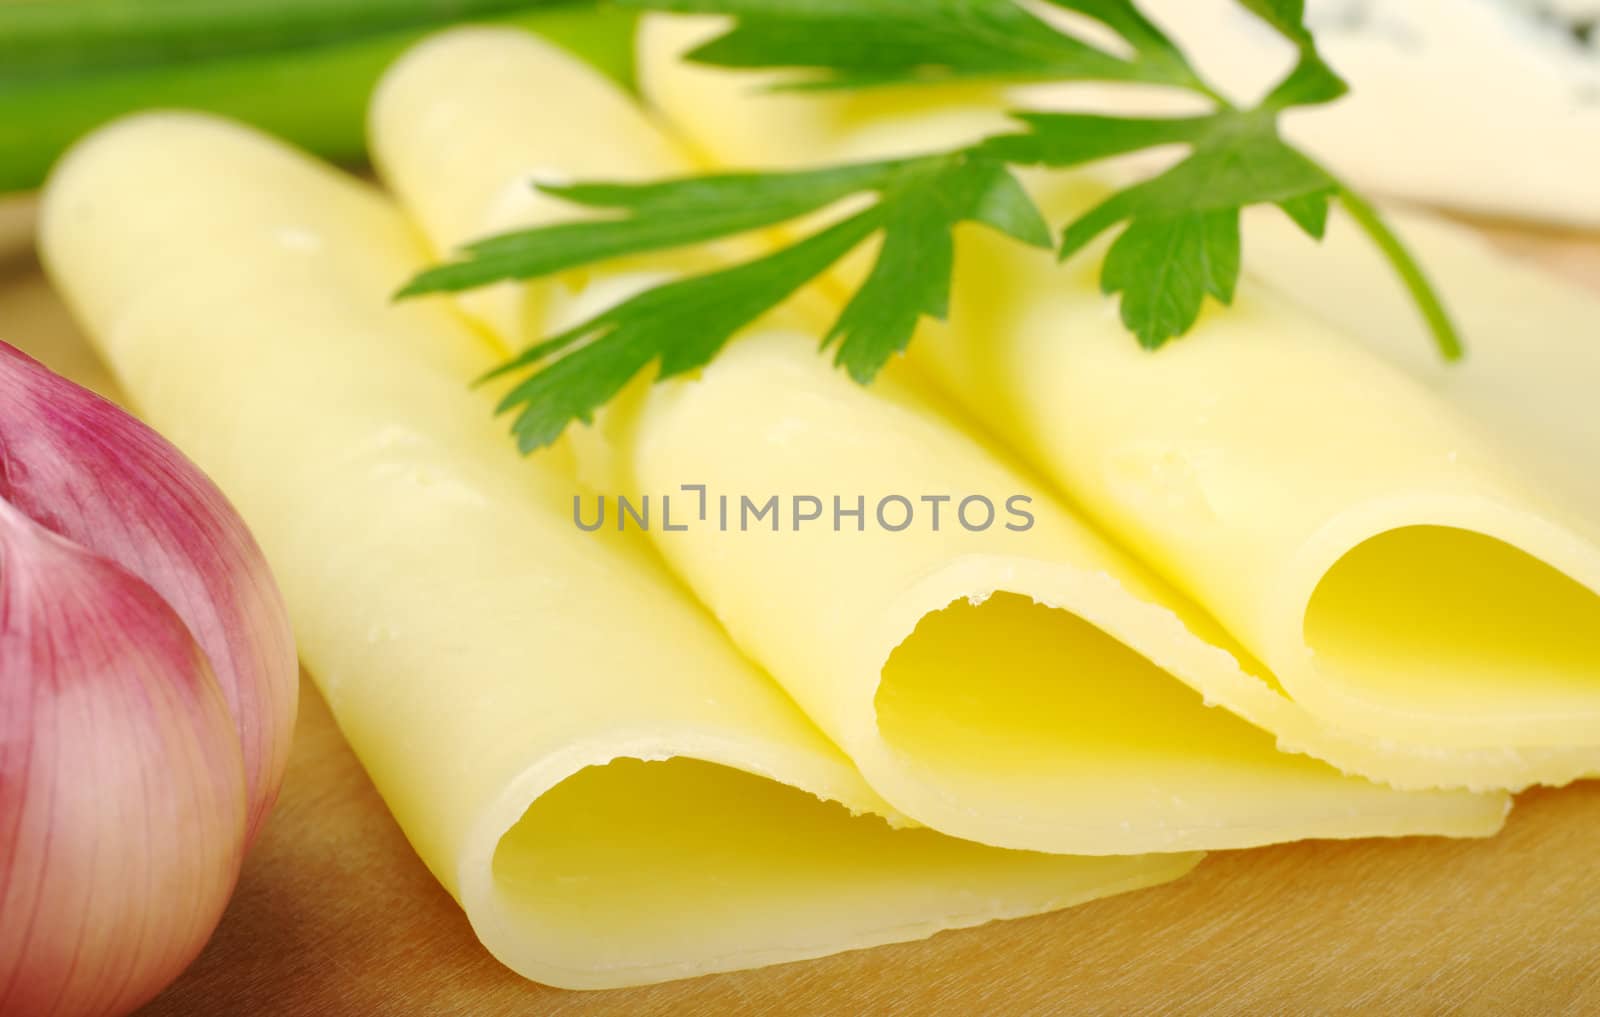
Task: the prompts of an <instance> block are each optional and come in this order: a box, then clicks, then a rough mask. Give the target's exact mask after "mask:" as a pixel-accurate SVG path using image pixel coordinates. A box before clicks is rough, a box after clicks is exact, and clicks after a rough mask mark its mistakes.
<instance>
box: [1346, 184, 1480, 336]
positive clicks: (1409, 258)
mask: <svg viewBox="0 0 1600 1017" xmlns="http://www.w3.org/2000/svg"><path fill="white" fill-rule="evenodd" d="M1339 203H1340V204H1341V205H1343V206H1344V208H1345V211H1347V212H1349V213H1350V216H1351V218H1353V219H1355V221H1356V223H1357V224H1358V225H1360V227H1361V228H1362V229H1363V230H1365V231H1366V233H1367V236H1368V237H1370V238H1371V239H1372V242H1373V243H1374V244H1376V245H1377V246H1378V250H1380V251H1382V252H1383V256H1384V257H1385V258H1387V259H1388V260H1389V264H1390V265H1391V266H1392V267H1393V268H1394V270H1395V272H1397V273H1398V274H1399V276H1400V278H1401V280H1402V281H1404V282H1405V285H1406V290H1407V291H1409V292H1410V294H1411V299H1412V300H1413V301H1414V302H1415V303H1416V305H1417V309H1418V310H1419V311H1421V312H1422V317H1423V319H1424V320H1426V322H1427V324H1428V330H1429V331H1430V332H1432V333H1433V341H1434V343H1435V344H1436V345H1437V346H1438V347H1439V353H1440V354H1441V355H1442V356H1443V357H1444V359H1446V360H1451V361H1455V360H1460V359H1461V358H1462V357H1463V356H1465V355H1466V350H1465V347H1464V346H1463V345H1462V342H1461V334H1460V332H1458V331H1457V330H1456V326H1455V322H1453V321H1452V320H1451V318H1450V312H1449V311H1447V310H1446V309H1445V306H1444V302H1443V301H1442V300H1441V299H1440V297H1439V291H1438V290H1437V289H1435V288H1434V285H1433V283H1432V282H1431V281H1430V280H1429V279H1428V276H1427V273H1426V272H1424V271H1423V269H1422V266H1421V265H1420V264H1418V262H1417V259H1416V258H1415V257H1414V256H1413V255H1412V253H1411V251H1410V250H1409V249H1408V248H1407V247H1406V245H1405V243H1404V242H1403V241H1401V239H1400V238H1399V236H1397V235H1396V234H1395V232H1394V230H1392V229H1390V228H1389V224H1388V223H1387V222H1385V221H1384V219H1383V216H1382V215H1380V214H1379V213H1378V210H1377V209H1376V208H1373V207H1372V205H1371V204H1369V203H1368V202H1367V200H1366V199H1365V198H1363V197H1361V195H1359V194H1357V193H1356V192H1355V191H1353V190H1351V189H1350V188H1348V187H1346V186H1344V185H1343V184H1342V183H1341V184H1340V185H1339Z"/></svg>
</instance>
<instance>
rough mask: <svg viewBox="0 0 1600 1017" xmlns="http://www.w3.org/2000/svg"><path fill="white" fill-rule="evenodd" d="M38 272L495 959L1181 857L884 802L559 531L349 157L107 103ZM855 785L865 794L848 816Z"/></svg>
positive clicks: (1161, 875)
mask: <svg viewBox="0 0 1600 1017" xmlns="http://www.w3.org/2000/svg"><path fill="white" fill-rule="evenodd" d="M42 231H43V250H44V253H45V256H46V258H47V260H48V263H49V267H50V271H51V274H52V276H53V277H54V279H55V281H56V283H57V284H58V286H59V288H60V290H61V292H62V293H63V294H64V295H65V296H66V297H67V298H68V300H69V301H70V303H71V304H72V306H73V307H74V308H75V310H76V313H77V314H78V315H79V317H80V319H81V321H82V323H83V324H84V326H85V327H86V330H87V331H88V332H89V334H90V335H91V336H92V337H93V338H94V340H95V342H96V344H97V346H98V348H99V350H100V351H101V352H102V353H103V354H104V355H105V357H106V359H107V360H108V361H109V362H110V363H111V365H112V366H113V368H114V369H115V371H116V373H117V376H118V379H119V380H120V382H121V383H122V386H123V388H124V391H126V392H127V393H128V394H129V395H130V396H131V397H132V399H133V401H134V402H135V403H136V404H137V405H138V406H139V408H140V409H141V411H142V412H143V413H145V414H146V415H147V417H148V418H149V419H150V420H151V421H152V422H153V423H154V424H155V425H156V426H158V427H160V428H161V429H162V430H163V431H164V432H166V433H167V434H168V435H170V436H171V437H172V438H173V439H174V440H175V441H176V442H177V443H178V444H179V445H180V446H181V447H182V448H184V449H185V450H186V451H187V452H188V453H189V454H190V455H191V456H193V457H194V458H195V459H196V460H197V461H198V462H199V463H200V464H201V465H202V467H203V468H205V469H206V470H207V471H208V472H209V473H211V475H212V476H214V477H215V478H216V479H217V481H218V482H219V483H220V484H221V485H222V487H223V488H224V489H225V490H226V491H227V492H228V494H229V496H230V497H231V498H232V499H233V500H234V501H235V503H236V504H237V505H238V506H239V508H240V509H241V511H242V512H243V513H244V515H245V516H246V518H247V519H248V520H249V522H250V524H251V526H252V527H253V529H254V531H255V533H256V535H257V536H258V537H259V538H260V540H261V543H262V545H263V546H264V547H265V548H266V550H267V554H268V557H269V558H270V560H271V562H272V565H273V567H274V570H275V572H276V574H277V576H278V579H279V581H280V583H281V584H282V586H283V589H284V591H285V594H286V596H287V598H288V600H289V602H290V606H291V609H292V612H293V617H294V622H295V627H296V630H297V632H298V636H299V640H300V645H301V647H302V649H303V652H304V655H305V661H306V663H307V665H308V666H309V668H310V670H311V671H312V673H313V674H314V675H315V677H316V680H317V682H318V684H319V686H320V687H321V689H322V691H323V693H324V694H325V695H326V697H327V699H328V702H329V705H330V706H331V707H332V709H333V712H334V714H335V716H336V717H337V718H338V721H339V724H340V726H341V728H342V729H343V731H344V732H345V734H346V736H347V737H348V738H349V740H350V742H351V745H352V746H353V747H354V749H355V750H356V752H357V754H358V755H359V756H360V758H361V760H362V763H363V764H364V766H365V767H366V768H367V770H368V772H369V773H370V775H371V776H372V779H373V781H374V783H375V784H376V785H377V787H378V790H379V791H380V793H381V794H382V795H383V797H384V799H385V801H386V802H387V804H388V805H389V807H390V808H391V809H392V810H393V812H394V815H395V818H396V819H397V820H398V821H399V823H400V825H401V827H402V828H403V829H404V831H405V833H406V835H407V837H408V838H409V839H410V840H411V843H412V844H413V845H414V846H415V848H416V850H417V853H418V854H419V855H420V856H421V857H422V859H423V860H424V861H425V862H426V863H427V864H428V866H429V867H430V868H431V869H432V871H433V873H434V874H435V875H436V876H437V877H438V879H439V880H440V882H441V883H442V884H443V885H444V886H445V888H446V889H447V890H449V891H450V893H452V894H453V895H454V896H455V897H456V898H457V899H458V900H459V901H460V903H461V906H462V908H463V909H464V910H465V912H466V914H467V916H468V918H469V919H470V920H471V922H472V925H473V927H474V929H475V930H476V932H477V934H478V935H479V937H480V938H481V939H482V940H483V942H484V943H485V944H486V945H487V946H488V948H489V949H490V950H491V951H492V952H493V953H494V954H495V955H496V956H497V957H499V958H500V959H501V960H502V961H504V962H505V963H506V964H507V965H509V966H510V967H512V968H513V969H515V970H516V971H518V972H520V973H521V974H523V975H526V976H528V977H530V978H534V979H537V980H539V981H543V982H548V983H550V984H553V985H559V986H567V987H580V988H599V987H609V986H622V985H633V984H639V983H645V982H652V981H660V980H665V979H671V978H679V977H685V976H690V975H695V974H700V973H704V972H709V971H719V970H727V969H730V968H739V967H750V966H756V965H761V964H768V963H775V962H779V961H787V960H794V959H798V958H805V957H813V956H818V955H821V954H825V953H830V952H834V951H838V950H843V949H849V948H853V947H860V946H869V945H873V944H878V943H884V942H890V941H896V940H904V939H912V938H917V937H921V936H925V935H928V934H931V933H933V932H935V931H937V930H939V929H944V928H951V927H956V926H964V925H972V924H976V923H980V922H983V921H987V920H989V919H993V918H1001V917H1006V916H1012V915H1021V914H1031V913H1036V912H1039V911H1044V910H1049V909H1052V908H1059V907H1065V906H1068V905H1071V904H1074V903H1077V902H1079V901H1084V900H1088V899H1091V898H1095V897H1100V896H1104V895H1107V894H1111V893H1117V892H1120V891H1124V890H1129V889H1133V888H1136V887H1140V886H1145V885H1150V884H1153V883H1159V882H1162V881H1164V880H1168V879H1172V878H1175V877H1177V876H1178V875H1180V874H1182V873H1183V872H1185V871H1186V870H1187V869H1189V868H1190V867H1191V866H1192V865H1193V864H1194V863H1195V861H1196V856H1194V855H1166V856H1159V857H1150V858H1137V857H1135V858H1117V857H1112V858H1093V859H1085V858H1074V857H1057V856H1047V855H1042V854H1034V853H1024V852H1011V851H1002V850H998V849H994V848H988V847H981V846H978V845H975V844H970V843H966V842H962V841H958V840H955V839H952V838H949V837H945V836H941V835H939V834H936V833H932V832H930V831H927V830H917V829H905V828H900V829H896V828H895V827H897V826H899V827H903V826H905V822H904V820H903V819H902V818H901V817H900V816H899V815H898V814H897V813H896V812H895V811H894V810H892V809H891V808H889V807H888V806H887V805H885V804H884V803H883V802H882V801H881V799H880V798H879V797H878V796H876V795H875V794H873V793H872V792H871V791H870V790H869V789H868V788H867V787H866V786H865V785H864V784H863V783H862V781H861V779H860V777H859V776H858V774H857V773H856V771H855V770H854V769H853V768H852V767H851V766H850V764H849V763H848V761H847V760H845V759H844V757H843V756H842V755H841V754H840V753H839V751H838V750H837V749H836V748H835V747H834V746H833V745H831V744H830V743H829V742H828V741H827V740H826V739H825V738H824V737H822V736H821V735H820V734H819V733H818V732H817V730H816V729H815V727H814V726H812V725H811V724H810V723H809V722H808V721H807V720H806V719H805V718H804V717H803V716H802V715H801V713H800V712H799V711H798V710H797V709H796V708H795V707H794V705H793V704H792V703H791V702H790V701H789V700H788V699H787V698H786V697H785V696H784V695H783V693H782V692H781V691H779V690H778V688H777V687H776V686H775V685H773V684H772V682H771V681H770V679H768V678H767V677H766V676H764V675H762V674H761V673H760V672H758V671H757V670H755V669H754V668H752V667H751V666H750V665H749V664H748V663H746V662H745V661H744V660H743V659H742V658H741V657H740V656H739V655H738V654H737V653H736V652H735V651H734V649H733V648H732V646H731V645H730V644H729V643H728V641H727V640H726V638H725V637H724V636H723V634H722V633H721V632H719V631H718V630H717V628H716V626H715V624H714V623H713V622H712V621H711V620H710V619H709V618H708V617H707V616H706V615H705V614H704V612H703V611H702V610H701V609H699V608H698V607H697V606H695V605H694V604H693V602H692V601H691V600H690V599H688V598H687V597H685V596H684V595H683V594H682V593H681V592H680V591H679V589H678V588H677V587H676V586H675V585H674V584H673V583H672V581H671V580H670V578H668V577H667V576H666V575H665V574H664V573H663V572H662V570H661V569H660V567H659V565H658V564H657V563H656V562H655V560H654V559H653V558H652V557H651V555H650V554H649V553H648V551H647V549H643V548H641V547H638V546H633V545H630V543H629V542H628V541H626V540H624V539H622V538H620V537H617V536H615V535H609V536H608V535H604V534H586V533H583V532H581V531H580V530H579V529H577V528H576V527H575V526H574V525H573V521H572V516H571V511H572V504H571V503H572V498H573V495H574V492H575V491H576V490H577V488H576V486H575V484H574V483H573V481H572V479H571V477H570V475H569V474H568V473H567V471H565V470H564V469H563V467H562V465H561V464H560V462H559V461H558V460H556V459H549V458H546V459H540V460H538V461H532V462H529V461H524V460H522V459H520V458H518V456H517V455H516V454H515V452H514V451H513V448H512V445H511V443H510V442H508V441H507V440H506V439H505V437H504V436H503V435H502V434H501V433H500V429H499V428H498V427H496V426H495V425H494V424H493V423H492V420H491V410H492V402H490V401H487V397H486V396H485V395H483V394H481V393H479V394H474V393H472V392H471V391H469V383H470V382H471V380H472V379H473V378H474V377H476V376H477V375H479V374H480V373H482V372H483V371H484V370H485V369H486V368H487V367H488V366H490V365H491V364H492V363H493V356H492V352H491V350H490V349H489V348H488V347H487V346H486V345H485V344H484V343H483V341H482V340H481V338H480V337H478V336H477V335H476V334H474V333H473V332H472V331H471V330H470V329H469V328H467V327H466V326H465V325H464V324H463V323H462V322H461V321H459V320H457V319H456V318H454V317H453V316H452V314H451V313H450V312H448V311H447V310H446V309H445V308H443V307H441V306H438V305H432V306H428V305H419V304H410V305H405V306H403V307H394V306H392V305H391V304H390V301H389V296H390V294H391V293H393V292H394V290H395V288H396V287H397V286H398V284H400V283H401V282H403V281H404V280H405V279H406V278H407V277H408V275H410V274H411V273H412V272H414V271H415V270H416V269H417V267H418V266H419V264H420V263H421V260H422V256H421V252H420V249H419V247H418V245H417V244H416V241H415V238H414V235H413V234H412V232H411V231H410V228H409V227H408V226H407V224H406V223H405V222H404V220H403V219H402V218H401V217H400V216H399V214H398V213H397V212H396V211H395V210H394V209H393V208H392V207H391V205H390V204H389V203H388V202H387V201H386V200H385V199H384V198H382V197H381V196H379V195H378V194H376V193H375V192H374V191H372V190H371V189H370V188H369V187H368V186H367V185H365V184H362V183H359V182H356V181H354V180H351V179H348V178H345V177H344V176H342V175H341V174H338V173H336V172H335V171H333V170H332V169H330V168H327V167H324V166H322V165H319V164H317V163H315V162H313V161H312V160H310V159H309V158H307V157H304V156H302V155H301V154H299V153H296V152H293V151H290V150H288V149H286V148H284V147H282V146H280V145H279V144H278V143H276V142H274V141H272V140H269V139H267V138H264V137H262V136H260V135H257V134H255V133H253V132H251V131H248V130H246V129H244V128H241V127H237V126H233V125H230V124H228V123H224V122H221V121H216V120H211V119H206V118H201V117H197V116H188V115H181V114H169V115H152V116H146V117H141V118H138V119H135V120H131V121H127V122H123V123H120V124H118V125H115V126H112V127H110V128H107V129H105V130H104V131H102V132H100V133H98V134H97V135H95V136H94V137H93V138H92V139H91V140H89V141H86V142H85V143H83V145H81V146H80V147H79V148H78V149H77V150H75V151H74V153H73V154H72V155H71V156H70V157H69V158H68V159H67V160H66V162H65V164H64V165H63V166H62V167H61V168H59V169H58V170H57V172H56V173H55V175H54V177H53V179H52V182H51V184H50V187H49V192H48V194H47V197H46V201H45V207H44V213H43V226H42ZM873 813H876V814H873Z"/></svg>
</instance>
